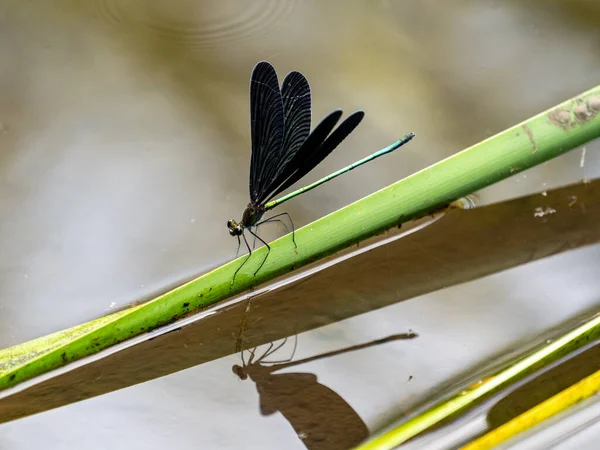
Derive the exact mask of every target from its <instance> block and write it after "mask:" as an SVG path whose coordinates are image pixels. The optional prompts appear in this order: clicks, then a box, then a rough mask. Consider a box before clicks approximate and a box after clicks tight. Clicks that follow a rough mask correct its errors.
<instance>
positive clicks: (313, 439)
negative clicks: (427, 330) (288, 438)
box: [232, 331, 417, 450]
mask: <svg viewBox="0 0 600 450" xmlns="http://www.w3.org/2000/svg"><path fill="white" fill-rule="evenodd" d="M415 337H417V334H416V333H413V332H412V331H409V332H408V333H402V334H395V335H392V336H388V337H386V338H384V339H378V340H375V341H371V342H367V343H365V344H360V345H355V346H352V347H348V348H344V349H340V350H336V351H332V352H328V353H323V354H321V355H316V356H312V357H309V358H305V359H301V360H298V361H292V359H293V357H294V354H295V351H296V345H297V338H296V339H295V341H294V347H293V350H292V352H291V356H290V357H289V358H287V359H285V360H283V361H267V360H266V359H267V358H268V357H270V356H273V355H274V354H275V353H276V352H277V351H278V350H280V349H281V348H282V347H283V346H284V345H285V343H286V341H287V340H284V341H283V342H282V343H280V344H279V345H277V346H275V345H274V344H273V343H271V344H269V346H268V348H267V350H266V351H264V352H263V353H262V354H261V355H260V356H258V357H257V354H256V349H253V350H249V351H248V353H249V357H248V360H247V361H246V358H245V357H244V351H242V352H241V358H242V365H241V366H240V365H237V364H236V365H234V366H233V367H232V370H233V373H234V374H236V375H237V376H238V377H239V378H240V379H241V380H246V379H248V378H250V379H251V380H252V381H253V382H254V383H255V384H256V390H257V392H258V395H259V405H260V413H261V414H262V415H263V416H267V415H271V414H274V413H276V412H280V413H281V414H282V415H283V416H284V417H285V418H286V420H287V421H288V422H289V423H290V425H291V426H292V427H293V428H294V430H295V431H296V434H297V435H298V437H299V438H300V439H301V440H302V442H303V443H304V445H305V446H306V448H308V449H311V450H316V449H328V450H329V449H347V448H352V447H354V446H356V445H357V444H358V443H360V442H361V441H362V440H364V439H365V438H366V437H367V436H368V433H369V432H368V429H367V426H366V424H365V423H364V421H363V420H362V419H361V417H360V416H359V415H358V414H357V412H356V411H355V410H354V409H353V408H352V407H351V406H350V405H349V404H348V403H347V402H346V401H345V400H344V399H343V398H342V397H341V396H340V395H338V394H337V393H336V392H335V391H333V390H332V389H330V388H328V387H327V386H324V385H322V384H320V383H319V382H318V380H317V376H316V375H315V374H312V373H306V372H305V373H274V372H276V371H280V370H282V369H285V368H289V367H292V366H296V365H299V364H304V363H307V362H311V361H316V360H319V359H323V358H327V357H330V356H336V355H341V354H343V353H347V352H351V351H354V350H360V349H364V348H367V347H373V346H375V345H379V344H384V343H388V342H392V341H396V340H402V339H413V338H415Z"/></svg>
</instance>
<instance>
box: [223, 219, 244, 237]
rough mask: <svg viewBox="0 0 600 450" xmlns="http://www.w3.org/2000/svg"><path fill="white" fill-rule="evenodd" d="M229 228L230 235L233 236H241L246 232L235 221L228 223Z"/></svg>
mask: <svg viewBox="0 0 600 450" xmlns="http://www.w3.org/2000/svg"><path fill="white" fill-rule="evenodd" d="M227 228H229V234H230V235H232V236H241V235H242V233H243V232H244V230H243V228H242V226H241V225H240V224H239V223H237V222H236V221H235V220H233V219H230V220H228V221H227Z"/></svg>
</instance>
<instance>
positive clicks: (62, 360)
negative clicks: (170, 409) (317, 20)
mask: <svg viewBox="0 0 600 450" xmlns="http://www.w3.org/2000/svg"><path fill="white" fill-rule="evenodd" d="M598 136H600V87H596V88H594V89H592V90H590V91H588V92H585V93H583V94H581V95H579V96H577V97H575V98H573V99H571V100H568V101H567V102H564V103H562V104H561V105H558V106H556V107H554V108H552V109H550V110H548V111H546V112H543V113H541V114H538V115H537V116H535V117H532V118H530V119H528V120H526V121H525V122H522V123H520V124H518V125H515V126H514V127H511V128H509V129H508V130H505V131H503V132H501V133H499V134H497V135H496V136H493V137H491V138H489V139H486V140H484V141H482V142H480V143H478V144H476V145H474V146H472V147H470V148H468V149H466V150H464V151H462V152H460V153H457V154H456V155H453V156H451V157H449V158H447V159H445V160H443V161H440V162H439V163H437V164H434V165H433V166H431V167H428V168H426V169H423V170H421V171H420V172H417V173H415V174H413V175H411V176H409V177H407V178H405V179H403V180H401V181H398V182H397V183H394V184H392V185H390V186H388V187H386V188H384V189H382V190H380V191H379V192H376V193H374V194H372V195H369V196H368V197H365V198H363V199H361V200H359V201H357V202H355V203H353V204H351V205H348V206H346V207H345V208H342V209H340V210H338V211H335V212H334V213H332V214H329V215H328V216H326V217H323V218H321V219H319V220H317V221H315V222H313V223H311V224H309V225H307V226H305V227H303V228H301V229H299V230H297V231H296V242H297V243H298V250H299V251H298V253H296V252H294V246H293V244H292V242H291V238H290V236H289V235H288V236H284V237H282V238H280V239H277V240H276V241H274V242H272V243H271V244H270V245H271V254H270V256H269V258H268V260H267V261H266V263H265V264H264V266H263V268H262V269H261V271H260V272H259V273H258V274H257V275H256V276H254V275H253V274H254V272H255V271H256V269H257V267H258V265H259V264H260V263H261V261H262V259H263V258H264V256H265V252H266V249H265V248H264V247H262V248H260V249H258V250H256V251H255V252H253V255H252V257H251V258H250V259H249V261H248V263H247V264H245V265H244V267H243V268H242V270H240V271H239V273H238V275H237V277H236V281H235V284H233V285H232V284H231V280H232V278H233V274H234V272H235V271H236V269H237V268H238V267H239V265H240V264H241V262H242V258H245V256H242V257H241V258H238V259H236V260H234V261H232V262H230V263H228V264H225V265H223V266H222V267H219V268H218V269H215V270H213V271H211V272H209V273H207V274H205V275H203V276H201V277H199V278H197V279H195V280H193V281H190V282H189V283H186V284H184V285H182V286H180V287H178V288H176V289H173V290H172V291H170V292H168V293H166V294H164V295H161V296H159V297H157V298H155V299H154V300H152V301H149V302H147V303H145V304H143V305H138V306H136V307H133V308H130V309H128V310H126V311H121V312H119V313H115V314H112V315H110V316H106V317H103V318H101V319H98V320H95V321H92V322H89V323H86V324H83V325H79V326H77V327H74V328H72V329H69V330H65V331H62V332H58V333H55V334H53V335H50V336H47V337H42V338H39V339H36V340H34V341H31V342H28V343H25V344H22V345H19V346H16V347H12V348H9V349H6V350H3V351H0V389H4V388H7V387H10V386H14V385H15V384H17V383H20V382H22V381H24V380H27V379H30V378H32V377H34V376H36V375H39V374H42V373H45V372H48V371H50V370H52V369H55V368H57V367H60V366H62V365H64V364H67V363H69V362H71V361H74V360H77V359H80V358H82V357H84V356H88V355H90V354H93V353H95V352H97V351H99V350H102V349H104V348H107V347H109V346H111V345H114V344H116V343H119V342H122V341H124V340H126V339H128V338H130V337H133V336H136V335H138V334H140V333H144V332H147V331H148V330H151V329H154V328H157V327H159V326H161V325H164V324H167V323H170V322H173V321H175V320H177V319H178V318H180V317H182V316H184V315H187V314H189V313H190V312H192V311H196V310H199V309H201V308H205V307H207V306H209V305H213V304H215V303H217V302H219V301H221V300H224V299H226V298H228V297H231V296H233V295H235V294H237V293H240V292H242V291H245V290H247V289H249V288H251V287H254V286H256V285H258V284H260V283H264V282H266V281H269V280H272V279H273V278H275V277H277V276H279V275H282V274H285V273H287V272H289V271H290V270H293V269H295V268H298V267H301V266H304V265H306V264H309V263H311V262H313V261H316V260H318V259H320V258H322V257H325V256H327V255H330V254H332V253H334V252H336V251H338V250H340V249H343V248H345V247H348V246H350V245H352V244H355V243H357V242H360V241H362V240H364V239H366V238H369V237H371V236H374V235H376V234H378V233H380V232H382V231H384V230H386V229H388V228H391V227H394V226H397V225H398V224H400V223H403V222H406V221H408V220H410V219H414V218H417V217H422V216H425V215H427V214H428V213H430V212H431V211H434V210H436V209H438V208H440V207H442V206H444V205H447V204H449V203H450V202H452V201H454V200H456V199H458V198H460V197H463V196H465V195H468V194H470V193H472V192H474V191H476V190H478V189H481V188H483V187H486V186H489V185H491V184H493V183H495V182H497V181H500V180H503V179H505V178H508V177H509V176H512V175H514V174H516V173H518V172H520V171H523V170H525V169H528V168H530V167H533V166H535V165H537V164H540V163H542V162H545V161H547V160H549V159H551V158H554V157H555V156H558V155H560V154H562V153H565V152H567V151H569V150H571V149H573V148H575V147H577V146H579V145H582V144H584V143H586V142H588V141H590V140H592V139H595V138H597V137H598ZM255 253H256V255H255ZM81 295H82V298H85V295H86V293H85V291H82V292H81ZM17 300H18V299H15V301H17Z"/></svg>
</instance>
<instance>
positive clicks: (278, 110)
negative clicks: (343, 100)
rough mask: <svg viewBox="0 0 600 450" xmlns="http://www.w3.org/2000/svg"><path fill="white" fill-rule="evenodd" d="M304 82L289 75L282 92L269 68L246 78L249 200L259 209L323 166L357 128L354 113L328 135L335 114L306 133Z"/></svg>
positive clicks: (264, 65)
mask: <svg viewBox="0 0 600 450" xmlns="http://www.w3.org/2000/svg"><path fill="white" fill-rule="evenodd" d="M310 116H311V97H310V86H309V84H308V81H307V80H306V78H305V77H304V75H302V74H301V73H300V72H290V73H289V74H288V75H287V76H286V77H285V79H284V81H283V85H282V88H281V90H280V89H279V82H278V80H277V74H276V72H275V69H274V68H273V66H271V64H269V63H268V62H266V61H261V62H259V63H258V64H257V65H256V66H255V67H254V70H253V71H252V76H251V78H250V119H251V133H252V158H251V163H250V200H251V201H252V203H254V204H257V205H260V204H264V203H265V202H266V201H267V200H270V199H272V198H273V197H274V196H275V195H277V194H279V193H281V192H282V191H284V190H285V189H287V188H288V187H290V186H291V185H292V184H294V183H295V182H296V181H298V180H300V178H302V177H303V176H304V175H306V174H307V173H308V172H310V171H311V170H312V169H313V168H314V167H316V166H317V165H318V164H319V163H320V162H321V161H323V160H324V159H325V158H326V157H327V156H328V155H329V154H330V153H331V152H332V151H333V150H334V149H335V148H336V147H337V146H338V145H339V144H340V143H341V142H342V141H343V140H344V139H345V138H346V137H347V136H348V135H349V134H350V133H351V132H352V131H353V130H354V128H356V127H357V126H358V124H359V123H360V121H361V120H362V118H363V117H364V112H362V111H357V112H355V113H354V114H352V115H350V116H349V117H348V118H346V119H345V120H344V121H343V122H342V123H341V124H340V125H339V126H338V128H337V129H335V130H334V131H333V132H332V130H333V129H334V127H335V126H336V124H337V123H338V121H339V120H340V118H341V116H342V111H341V110H335V111H333V112H331V113H330V114H328V115H327V116H325V118H324V119H323V120H322V121H321V122H320V123H319V124H318V125H317V126H316V127H315V129H314V130H313V131H312V133H311V132H310V121H311V118H310Z"/></svg>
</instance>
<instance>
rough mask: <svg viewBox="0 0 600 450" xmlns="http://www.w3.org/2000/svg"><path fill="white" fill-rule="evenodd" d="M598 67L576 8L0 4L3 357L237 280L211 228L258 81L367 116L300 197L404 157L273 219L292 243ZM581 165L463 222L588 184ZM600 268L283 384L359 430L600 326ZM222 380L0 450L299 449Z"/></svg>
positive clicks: (591, 10) (453, 307)
mask: <svg viewBox="0 0 600 450" xmlns="http://www.w3.org/2000/svg"><path fill="white" fill-rule="evenodd" d="M599 50H600V3H599V2H597V1H595V0H571V1H569V2H566V1H558V0H557V1H551V0H548V1H544V2H541V1H533V0H530V1H523V0H521V1H509V0H507V1H492V0H490V1H484V2H482V1H474V0H473V1H469V0H450V1H446V2H439V1H433V0H396V1H394V0H376V1H370V2H366V1H362V2H361V1H353V0H351V1H344V2H339V1H333V0H328V1H320V2H316V1H300V0H289V1H281V0H256V1H253V2H247V1H244V0H219V1H217V0H210V1H209V0H196V1H189V0H171V1H169V2H167V1H160V0H145V1H142V0H79V1H75V0H56V1H51V2H48V1H42V0H37V1H23V0H0V217H1V219H0V348H5V347H8V346H12V345H16V344H18V343H21V342H24V341H27V340H30V339H33V338H35V337H39V336H42V335H45V334H48V333H52V332H54V331H58V330H60V329H63V328H67V327H70V326H73V325H76V324H78V323H81V322H84V321H87V320H90V319H93V318H96V317H99V316H102V315H104V314H107V313H108V312H111V311H113V310H115V309H118V308H122V307H124V306H126V305H128V304H130V303H132V302H135V301H138V300H141V299H145V298H150V297H152V295H153V294H155V293H157V292H160V291H162V290H163V289H164V287H165V286H168V285H172V284H173V283H177V282H178V281H180V280H184V279H187V278H189V277H191V276H195V275H198V274H201V273H203V272H205V271H207V270H209V269H211V268H214V267H217V266H219V265H220V264H222V263H224V262H226V261H229V260H230V259H232V258H233V257H234V255H235V251H236V247H237V242H236V241H235V240H234V239H232V238H231V237H230V236H229V234H228V231H227V229H226V226H225V224H226V221H227V219H230V218H234V219H236V220H237V219H239V218H240V216H241V213H242V212H243V210H244V207H245V206H246V204H247V202H248V168H249V158H250V136H249V132H250V130H249V104H248V102H249V100H248V97H249V92H248V82H249V76H250V72H251V70H252V68H253V66H254V64H256V62H258V61H260V60H263V59H266V60H268V61H270V62H271V63H272V64H273V65H274V66H275V68H276V69H277V71H278V74H279V78H280V80H282V79H283V77H284V76H285V74H286V73H287V72H289V71H291V70H299V71H301V72H302V73H304V74H305V76H306V77H307V78H308V80H309V82H310V83H311V88H312V94H313V124H316V123H317V122H318V121H319V120H320V119H321V118H322V117H323V116H324V115H325V114H327V113H328V112H329V111H330V110H332V109H334V108H342V109H343V110H344V111H345V112H346V113H349V112H351V111H354V110H357V109H364V110H365V111H366V118H365V120H364V121H363V123H362V124H361V125H360V127H359V128H358V129H357V130H356V132H354V133H353V134H352V135H351V136H350V137H349V138H348V139H347V140H346V141H345V142H344V144H343V145H341V146H340V147H339V149H337V150H336V151H335V152H334V153H333V154H332V155H331V156H330V157H329V158H328V159H327V160H325V161H324V162H323V163H322V164H321V165H320V166H319V167H318V168H317V169H315V170H314V171H313V172H312V173H311V174H310V175H308V176H307V178H306V180H307V181H313V180H315V179H317V178H319V177H321V176H324V175H326V174H328V173H330V172H332V171H333V170H336V169H338V168H340V167H343V166H345V165H347V164H349V163H351V162H353V161H355V160H357V159H359V158H361V157H363V156H366V155H368V154H370V153H372V152H374V151H376V150H378V149H380V148H382V147H384V146H386V145H389V144H390V143H391V142H393V141H394V140H396V139H397V138H398V137H400V136H402V135H404V134H406V133H407V132H410V131H413V132H415V133H416V134H417V138H416V139H415V140H414V141H413V142H412V143H411V144H410V145H408V146H406V147H403V148H402V150H401V151H400V152H397V153H394V154H392V155H390V156H387V157H386V158H385V160H378V161H377V162H373V163H371V164H368V165H367V166H365V167H363V168H361V169H360V170H356V171H352V172H350V173H348V174H346V175H344V176H343V177H340V178H338V179H336V180H335V181H332V182H330V183H327V185H325V186H323V187H321V188H319V189H316V190H314V191H311V192H310V193H307V194H305V195H302V196H301V197H298V198H297V199H294V201H291V202H289V203H288V204H286V210H287V211H288V212H289V213H290V214H291V215H292V217H293V218H294V221H295V224H296V226H297V227H299V226H302V225H305V224H306V223H309V222H310V221H312V220H315V219H317V218H319V217H322V216H323V215H326V214H328V213H330V212H332V211H334V210H336V209H338V208H341V207H343V206H345V205H347V204H348V203H350V202H353V201H355V200H357V199H359V198H361V197H363V196H365V195H367V194H370V193H372V192H374V191H376V190H378V189H380V188H383V187H385V186H386V185H388V184H390V183H392V182H395V181H397V180H399V179H401V178H403V177H405V176H407V175H409V174H411V173H413V172H415V171H418V170H420V169H422V168H424V167H427V166H428V165H430V164H433V163H435V162H437V161H439V160H441V159H443V158H446V157H448V156H450V155H452V154H454V153H456V152H458V151H460V150H462V149H464V148H465V147H468V146H470V145H472V144H475V143H477V142H478V141H480V140H482V139H484V138H486V137H488V136H491V135H493V134H495V133H497V132H499V131H502V130H503V129H505V128H507V127H509V126H512V125H514V124H516V123H518V122H520V121H522V120H524V119H527V118H528V117H530V116H532V115H535V114H537V113H539V112H541V111H543V110H545V109H547V108H549V107H551V106H554V105H555V104H557V103H560V102H562V101H564V100H567V99H568V98H570V97H572V96H574V95H577V94H579V93H581V92H583V91H586V90H588V89H590V88H592V87H594V86H596V85H597V84H598V80H599V78H600V77H599V74H600V51H599ZM599 148H600V143H599V142H594V143H590V144H589V145H587V146H586V148H585V149H584V148H581V149H576V150H574V151H572V152H570V153H568V154H566V155H564V156H562V157H560V158H557V159H555V160H553V161H550V162H548V163H546V164H543V165H541V166H539V167H536V168H534V169H532V170H529V171H526V172H524V173H522V174H519V175H517V176H515V177H512V178H510V179H508V180H506V181H504V182H502V183H499V184H497V185H494V186H492V187H490V188H487V189H485V190H484V191H481V192H479V193H478V195H479V198H480V201H481V202H482V203H491V202H496V201H501V200H505V199H508V198H513V197H517V196H521V195H526V194H531V193H534V192H543V191H545V190H547V189H551V188H554V187H559V186H563V185H566V184H569V183H575V182H579V181H581V180H584V179H592V178H596V177H598V176H599V175H600V153H599ZM282 233H283V230H281V229H278V228H277V226H272V227H270V228H269V227H264V228H261V234H262V235H263V236H264V237H266V238H268V239H272V238H274V237H276V236H279V235H281V234H282ZM599 262H600V246H598V245H596V246H590V247H587V248H583V249H580V250H575V251H571V252H567V253H564V254H562V255H558V256H555V257H552V258H548V259H545V260H542V261H538V262H535V263H531V264H528V265H526V266H521V267H518V268H516V269H512V270H509V271H505V272H502V273H498V274H496V275H493V276H490V277H486V278H483V279H480V280H477V281H474V282H470V283H465V284H463V285H460V286H455V287H452V288H449V289H445V290H442V291H438V292H435V293H433V294H430V295H427V296H424V297H420V298H415V299H412V300H410V301H406V302H403V303H400V304H396V305H394V306H391V307H387V308H385V309H382V310H378V311H374V312H371V313H369V314H365V315H362V316H359V317H354V318H352V319H349V320H345V321H343V322H339V323H337V324H335V325H329V326H327V327H323V328H321V329H318V330H314V331H311V332H307V333H303V334H300V335H299V336H298V347H297V350H296V355H295V357H296V358H305V357H309V356H311V355H315V354H318V353H323V352H326V351H333V350H337V349H340V348H344V347H348V346H351V345H356V344H360V343H363V342H367V341H370V340H373V339H379V338H384V337H386V336H389V335H393V334H396V333H402V332H406V331H407V330H408V329H412V330H415V331H416V332H418V333H419V335H420V337H419V338H418V339H414V340H411V341H396V342H390V343H386V344H382V345H380V346H376V347H372V348H368V349H365V350H361V351H358V352H353V353H349V354H344V355H340V356H337V357H334V358H328V359H326V360H321V361H316V362H312V363H309V364H306V365H303V366H299V367H296V368H294V371H296V372H298V371H300V372H309V373H313V374H315V375H317V376H318V379H319V382H320V383H321V384H323V385H325V386H327V387H328V388H329V389H332V390H333V391H335V392H336V393H337V394H339V395H340V396H341V397H342V398H344V399H345V401H346V402H348V404H349V405H351V407H352V408H353V409H354V410H355V411H356V413H357V414H358V415H359V416H360V418H361V419H362V420H363V421H364V423H365V424H366V426H367V427H368V429H369V430H371V431H375V430H378V429H380V428H381V427H383V426H385V425H386V424H387V423H388V421H389V420H391V419H393V418H395V417H396V416H397V415H398V412H399V411H400V410H405V409H406V408H408V407H409V406H410V405H414V404H418V403H419V401H421V400H422V399H423V398H425V397H426V396H427V395H429V394H430V393H431V392H434V391H435V390H436V386H438V385H440V384H442V383H444V382H445V381H446V380H448V379H451V378H452V377H453V376H456V374H459V373H462V372H464V371H465V370H466V369H467V368H468V367H472V366H475V365H477V364H478V363H479V362H481V361H483V360H487V359H489V358H491V357H492V356H493V355H496V354H501V353H503V352H505V351H507V350H510V349H513V348H518V347H519V345H522V344H523V343H526V342H527V341H528V340H529V339H531V338H533V337H535V336H537V335H539V334H540V333H542V332H544V331H547V330H550V329H552V328H553V327H554V326H556V325H558V324H560V323H562V322H564V321H566V320H567V319H569V318H572V317H576V316H577V315H579V314H581V313H582V312H584V311H587V310H593V309H594V308H596V307H597V306H598V303H599V298H598V295H599V293H600V279H599V277H598V263H599ZM290 351H291V350H290V349H289V348H288V347H285V348H283V349H281V352H283V354H284V355H285V354H286V353H289V352H290ZM239 362H240V358H239V355H233V356H230V357H227V358H222V359H220V360H217V361H214V362H212V363H208V364H205V365H202V366H199V367H195V368H193V369H189V370H185V371H182V372H179V373H177V374H174V375H171V376H168V377H165V378H162V379H158V380H155V381H152V382H148V383H144V384H142V385H138V386H134V387H132V388H128V389H125V390H122V391H118V392H114V393H112V394H109V395H105V396H102V397H98V398H94V399H91V400H88V401H85V402H81V403H77V404H73V405H70V406H67V407H63V408H60V409H57V410H54V411H49V412H46V413H43V414H39V415H36V416H33V417H29V418H26V419H22V420H18V421H15V422H12V423H8V424H4V425H0V448H2V449H6V450H14V449H38V448H57V449H62V448H85V449H104V448H107V447H111V448H114V449H125V448H127V449H130V448H141V447H142V446H143V447H144V448H149V449H153V448H164V447H166V446H172V447H173V448H178V449H188V448H190V449H191V448H198V447H200V448H219V449H227V448H231V449H234V448H262V449H279V448H284V447H285V448H290V449H302V448H305V446H304V445H303V443H302V441H301V439H299V437H298V436H297V435H296V433H295V431H294V430H293V428H292V427H291V426H290V425H289V424H288V422H287V421H286V420H285V418H284V417H283V416H281V415H280V414H273V415H271V416H268V417H263V416H261V415H260V413H259V406H258V394H257V392H256V388H255V386H253V385H252V383H251V382H250V381H246V382H242V381H240V380H238V379H237V378H236V377H235V376H234V374H233V373H232V372H231V366H232V365H233V364H239ZM32 430H35V432H31V431H32Z"/></svg>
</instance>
